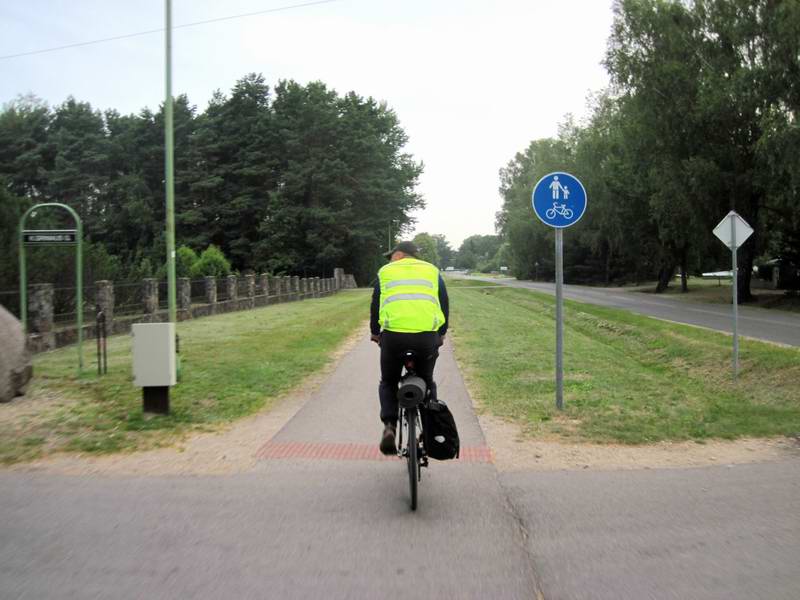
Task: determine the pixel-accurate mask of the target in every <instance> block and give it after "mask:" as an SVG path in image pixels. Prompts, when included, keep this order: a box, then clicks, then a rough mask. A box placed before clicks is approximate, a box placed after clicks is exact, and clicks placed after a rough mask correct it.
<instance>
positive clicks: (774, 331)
mask: <svg viewBox="0 0 800 600" xmlns="http://www.w3.org/2000/svg"><path fill="white" fill-rule="evenodd" d="M466 279H474V280H477V281H485V282H490V283H493V284H496V285H505V286H508V287H515V288H525V289H531V290H536V291H540V292H546V293H548V294H555V284H553V283H544V282H534V281H518V280H516V279H495V278H488V277H478V276H468V277H466ZM564 297H565V298H568V299H570V300H577V301H578V302H586V303H588V304H598V305H600V306H610V307H613V308H622V309H624V310H629V311H631V312H634V313H638V314H642V315H647V316H649V317H656V318H659V319H666V320H668V321H675V322H676V323H686V324H688V325H698V326H700V327H707V328H709V329H715V330H717V331H724V332H726V333H732V332H733V315H732V311H731V307H730V306H726V305H722V304H708V303H700V302H690V301H688V300H674V299H671V298H669V297H668V296H660V295H658V296H657V295H655V294H641V293H637V292H625V291H621V290H619V289H617V288H597V287H589V286H582V285H566V284H565V285H564ZM739 335H742V336H746V337H750V338H753V339H757V340H764V341H769V342H777V343H779V344H786V345H789V346H800V315H797V314H794V313H790V312H785V311H780V310H767V309H763V308H754V307H752V306H740V307H739Z"/></svg>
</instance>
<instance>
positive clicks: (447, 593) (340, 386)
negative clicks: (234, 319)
mask: <svg viewBox="0 0 800 600" xmlns="http://www.w3.org/2000/svg"><path fill="white" fill-rule="evenodd" d="M365 337H366V336H365ZM377 358H378V354H377V348H376V347H374V346H373V345H371V344H370V343H369V342H368V341H367V340H366V339H363V340H362V341H361V342H359V343H358V345H356V346H355V347H354V348H353V350H352V351H350V352H349V353H348V354H347V355H346V356H345V357H344V358H343V359H342V361H341V363H340V364H339V365H338V367H337V368H336V369H335V370H334V371H333V372H332V374H331V375H330V376H329V378H328V380H327V382H326V383H325V384H324V385H322V387H321V388H320V389H319V390H318V391H317V392H315V393H314V394H313V395H311V396H310V397H309V399H308V401H307V403H306V404H305V405H304V406H303V408H302V409H301V410H300V411H299V412H298V413H297V414H296V415H295V416H294V417H293V418H292V419H291V420H290V421H289V422H288V423H287V424H286V426H285V427H284V428H283V429H282V430H281V431H280V432H279V433H278V434H277V435H275V436H274V438H272V439H264V440H263V441H259V443H258V444H257V445H254V446H253V448H252V452H253V455H257V456H259V457H260V460H258V461H257V464H256V467H255V468H253V469H252V470H251V471H248V472H245V473H240V474H236V475H225V476H169V477H166V476H163V477H157V476H153V477H127V476H106V477H98V476H59V475H52V474H45V473H36V472H27V473H26V472H0V598H3V600H6V599H18V598H35V599H37V600H38V599H48V598H143V597H146V598H237V599H238V598H317V597H325V598H331V599H337V598H342V599H344V598H384V597H390V596H402V595H409V596H413V597H414V598H419V599H428V598H476V599H477V598H481V599H483V598H491V599H495V598H497V599H505V598H527V599H537V600H538V599H539V598H547V599H555V598H559V599H561V598H574V599H583V598H592V599H608V600H618V599H630V600H641V599H643V598H699V599H704V600H705V599H716V598H720V599H723V598H724V599H726V600H730V599H736V598H742V599H744V598H747V599H750V598H770V599H772V598H776V599H782V598H787V599H788V598H798V597H800V559H798V557H800V504H798V498H800V493H798V492H800V488H799V487H798V481H800V477H798V476H800V460H797V459H795V460H787V461H783V462H778V463H764V464H755V465H746V466H745V465H740V466H736V467H731V468H728V467H712V468H701V469H661V470H648V469H642V470H636V471H621V472H614V471H590V470H587V471H558V472H536V471H517V472H503V473H498V472H497V470H496V469H495V467H494V465H493V464H492V463H491V462H487V461H486V458H487V454H486V453H485V441H484V437H483V434H482V432H481V429H480V427H479V423H478V421H477V419H476V417H475V414H474V411H473V410H472V407H471V404H470V400H469V397H468V394H467V392H466V389H465V388H464V384H463V381H462V378H461V375H460V373H459V371H458V368H457V366H456V363H455V361H454V360H453V356H452V354H451V352H450V349H449V347H448V346H445V348H444V351H443V355H442V358H441V359H440V363H439V366H438V367H437V379H438V381H439V389H440V395H441V397H442V398H443V399H445V400H447V401H448V403H449V404H450V406H451V408H452V410H453V412H454V414H455V416H456V419H457V421H458V424H459V428H460V431H461V434H462V444H463V445H464V446H465V447H466V448H468V449H470V451H469V452H467V453H466V458H465V460H461V461H451V462H447V463H442V462H435V461H432V465H431V468H430V469H428V470H425V471H424V472H423V481H422V484H421V487H420V502H419V508H418V510H417V511H416V512H411V511H410V510H409V506H408V485H407V480H406V473H405V464H404V463H403V462H402V461H400V460H380V459H379V457H378V456H377V455H376V453H374V448H375V446H376V445H377V442H378V438H379V435H380V431H381V425H380V423H379V421H378V416H377V415H378V403H377V397H376V396H377V394H376V387H377V379H378V368H377Z"/></svg>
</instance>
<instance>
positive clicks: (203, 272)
mask: <svg viewBox="0 0 800 600" xmlns="http://www.w3.org/2000/svg"><path fill="white" fill-rule="evenodd" d="M230 274H231V263H229V262H228V259H226V258H225V255H224V254H223V253H222V250H220V249H219V248H217V247H216V246H214V245H213V244H212V245H211V246H209V247H208V248H206V249H205V250H203V253H202V254H201V255H200V258H199V259H197V261H195V263H194V264H193V265H192V268H191V270H190V277H191V278H192V279H199V278H201V277H207V276H213V277H224V276H226V275H230Z"/></svg>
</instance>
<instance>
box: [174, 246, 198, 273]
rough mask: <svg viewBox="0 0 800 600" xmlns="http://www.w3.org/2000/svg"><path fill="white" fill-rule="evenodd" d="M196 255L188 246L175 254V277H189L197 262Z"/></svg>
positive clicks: (179, 249)
mask: <svg viewBox="0 0 800 600" xmlns="http://www.w3.org/2000/svg"><path fill="white" fill-rule="evenodd" d="M198 260H199V259H198V256H197V253H196V252H195V251H194V250H192V249H191V248H189V246H181V247H180V248H178V250H177V252H176V253H175V277H191V276H192V267H194V265H195V263H196V262H197V261H198Z"/></svg>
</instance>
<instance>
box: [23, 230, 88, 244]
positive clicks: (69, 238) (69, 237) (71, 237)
mask: <svg viewBox="0 0 800 600" xmlns="http://www.w3.org/2000/svg"><path fill="white" fill-rule="evenodd" d="M22 243H23V244H25V245H26V246H44V245H52V244H60V245H72V244H77V243H78V233H77V231H76V230H75V229H56V230H45V229H36V230H31V229H29V230H26V231H23V232H22Z"/></svg>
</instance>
